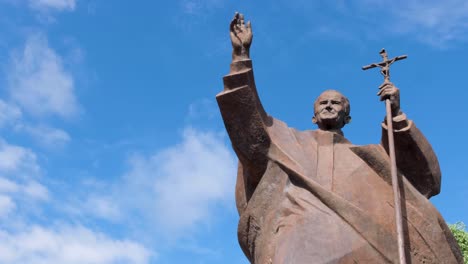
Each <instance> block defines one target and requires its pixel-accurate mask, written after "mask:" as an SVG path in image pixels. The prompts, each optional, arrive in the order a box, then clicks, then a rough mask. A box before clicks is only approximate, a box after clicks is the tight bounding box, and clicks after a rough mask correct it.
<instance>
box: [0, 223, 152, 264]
mask: <svg viewBox="0 0 468 264" xmlns="http://www.w3.org/2000/svg"><path fill="white" fill-rule="evenodd" d="M150 256H151V253H150V251H149V250H148V249H146V248H145V247H144V246H142V245H141V244H139V243H136V242H133V241H129V240H113V239H111V238H109V237H108V236H106V235H105V234H102V233H98V232H94V231H92V230H90V229H88V228H85V227H82V226H60V227H56V228H49V229H48V228H45V227H42V226H37V225H35V226H32V227H29V228H27V230H23V231H21V232H17V233H14V232H7V231H0V262H1V263H10V264H46V263H60V264H124V263H128V264H142V263H148V262H149V258H150Z"/></svg>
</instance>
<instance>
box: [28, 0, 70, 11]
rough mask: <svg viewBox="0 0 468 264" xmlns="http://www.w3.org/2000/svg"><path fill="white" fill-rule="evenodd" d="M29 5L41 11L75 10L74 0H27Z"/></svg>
mask: <svg viewBox="0 0 468 264" xmlns="http://www.w3.org/2000/svg"><path fill="white" fill-rule="evenodd" d="M29 5H30V6H31V7H32V8H34V9H38V10H41V11H46V10H56V11H73V10H75V6H76V1H75V0H29Z"/></svg>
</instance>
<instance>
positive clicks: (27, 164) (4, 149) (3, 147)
mask: <svg viewBox="0 0 468 264" xmlns="http://www.w3.org/2000/svg"><path fill="white" fill-rule="evenodd" d="M38 172H39V166H38V164H37V161H36V154H35V153H34V152H33V151H32V150H30V149H27V148H23V147H20V146H15V145H10V144H8V143H7V142H5V141H4V140H2V139H0V173H21V174H26V175H28V174H29V176H32V175H34V174H37V173H38ZM23 176H24V175H23Z"/></svg>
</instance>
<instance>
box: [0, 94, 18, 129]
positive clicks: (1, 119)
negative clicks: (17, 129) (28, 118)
mask: <svg viewBox="0 0 468 264" xmlns="http://www.w3.org/2000/svg"><path fill="white" fill-rule="evenodd" d="M21 116H22V113H21V109H19V107H17V106H16V105H13V104H11V103H7V102H5V101H3V100H2V99H0V127H2V126H4V125H6V124H10V123H13V122H15V121H18V120H20V119H21Z"/></svg>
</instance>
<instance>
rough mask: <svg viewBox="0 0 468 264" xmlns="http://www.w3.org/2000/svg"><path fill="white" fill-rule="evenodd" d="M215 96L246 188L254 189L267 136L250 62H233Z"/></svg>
mask: <svg viewBox="0 0 468 264" xmlns="http://www.w3.org/2000/svg"><path fill="white" fill-rule="evenodd" d="M223 81H224V91H223V92H221V93H219V94H218V95H217V96H216V100H217V101H218V105H219V109H220V111H221V115H222V117H223V121H224V125H225V127H226V130H227V132H228V134H229V138H230V139H231V142H232V146H233V149H234V151H235V152H236V154H237V156H238V158H239V161H240V162H241V164H242V167H243V170H244V172H243V173H244V180H245V181H246V185H248V186H251V187H252V189H254V188H255V187H256V185H257V184H258V182H259V181H260V178H261V176H262V175H263V173H264V172H265V169H266V166H267V162H268V159H267V153H268V149H269V147H270V142H271V140H270V136H269V135H268V132H267V126H269V125H271V124H270V122H271V121H270V119H271V118H270V117H268V116H267V114H266V113H265V110H264V109H263V106H262V104H261V102H260V99H259V97H258V94H257V90H256V87H255V81H254V76H253V71H252V62H251V60H245V61H239V62H234V63H232V64H231V73H230V74H228V75H227V76H225V77H224V78H223ZM246 177H247V179H246Z"/></svg>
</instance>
